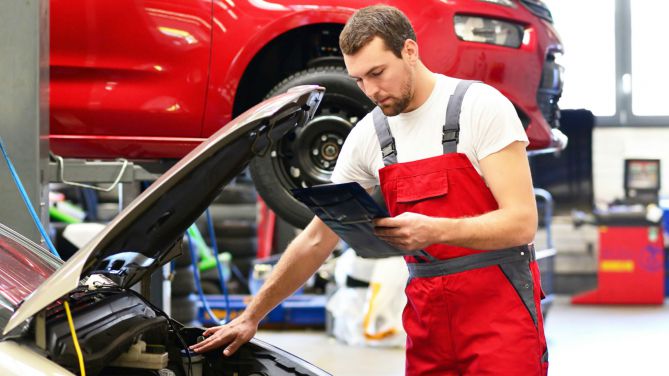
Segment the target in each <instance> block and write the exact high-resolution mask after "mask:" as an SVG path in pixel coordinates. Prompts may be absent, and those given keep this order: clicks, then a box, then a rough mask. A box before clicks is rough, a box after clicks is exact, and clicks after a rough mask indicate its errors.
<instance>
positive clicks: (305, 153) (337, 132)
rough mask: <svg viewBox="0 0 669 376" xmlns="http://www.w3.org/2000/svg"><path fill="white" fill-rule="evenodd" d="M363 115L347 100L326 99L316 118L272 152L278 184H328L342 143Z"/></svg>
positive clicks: (363, 111)
mask: <svg viewBox="0 0 669 376" xmlns="http://www.w3.org/2000/svg"><path fill="white" fill-rule="evenodd" d="M365 113H366V109H365V108H364V107H363V106H361V105H360V104H358V103H355V102H354V101H353V100H352V99H351V98H348V97H346V96H344V95H339V94H330V95H329V96H328V95H326V97H325V98H324V100H323V103H322V105H321V108H320V109H319V114H317V115H316V116H315V117H314V118H313V119H312V120H311V121H310V122H309V123H307V124H305V125H304V126H303V127H301V128H298V129H296V130H295V131H294V132H291V133H289V134H287V135H286V136H285V137H284V138H283V139H282V140H281V141H280V142H279V143H278V144H277V147H276V148H275V149H274V150H273V151H272V154H271V156H272V164H273V165H274V169H275V170H276V171H277V172H278V174H277V175H278V176H279V179H280V180H281V183H282V184H283V185H284V186H286V187H290V188H295V187H309V186H312V185H318V184H324V183H328V182H330V177H331V176H332V171H333V170H334V166H335V164H336V161H337V158H338V157H339V153H340V151H341V147H342V146H343V144H344V140H345V139H346V137H347V136H348V134H349V132H350V131H351V129H352V128H353V126H354V125H355V123H357V121H358V120H359V119H360V117H361V116H363V115H364V114H365Z"/></svg>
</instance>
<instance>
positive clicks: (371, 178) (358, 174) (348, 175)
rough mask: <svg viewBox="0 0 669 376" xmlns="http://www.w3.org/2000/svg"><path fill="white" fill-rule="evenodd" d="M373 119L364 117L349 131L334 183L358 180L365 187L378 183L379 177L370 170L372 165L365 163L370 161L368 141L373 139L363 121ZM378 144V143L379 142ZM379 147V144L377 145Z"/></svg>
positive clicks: (334, 176) (338, 160)
mask: <svg viewBox="0 0 669 376" xmlns="http://www.w3.org/2000/svg"><path fill="white" fill-rule="evenodd" d="M368 120H371V119H369V118H368V117H366V118H363V119H362V120H361V121H360V122H359V123H358V125H356V126H355V127H354V128H353V129H352V130H351V133H349V135H348V137H347V138H346V140H345V141H344V145H343V146H342V149H341V152H340V153H339V156H338V157H337V164H336V165H335V168H334V171H333V172H332V178H331V180H332V182H333V183H349V182H357V183H358V184H360V185H361V186H362V187H363V188H365V189H367V188H371V187H373V186H375V185H377V184H378V182H377V178H376V176H375V175H374V174H372V173H371V172H370V167H369V166H368V165H367V163H365V161H369V160H370V157H371V158H374V156H373V155H371V154H370V151H371V150H374V149H372V148H370V145H368V143H369V142H370V141H372V140H371V139H370V138H369V135H367V134H365V133H366V132H365V131H367V130H366V129H363V126H364V124H362V123H363V121H368ZM377 144H378V143H377ZM376 147H377V148H378V145H377V146H376Z"/></svg>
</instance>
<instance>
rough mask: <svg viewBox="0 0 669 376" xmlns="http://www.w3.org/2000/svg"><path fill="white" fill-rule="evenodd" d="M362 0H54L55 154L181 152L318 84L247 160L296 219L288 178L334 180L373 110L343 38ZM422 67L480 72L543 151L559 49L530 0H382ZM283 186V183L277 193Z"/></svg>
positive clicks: (553, 114) (271, 197)
mask: <svg viewBox="0 0 669 376" xmlns="http://www.w3.org/2000/svg"><path fill="white" fill-rule="evenodd" d="M375 3H377V1H376V0H375V1H371V0H369V1H368V0H337V1H335V0H272V1H266V0H213V1H204V0H144V1H139V0H117V1H95V0H51V8H50V10H51V61H50V62H51V77H50V80H51V113H50V121H51V129H50V147H51V150H52V151H53V152H54V153H55V154H57V155H61V156H65V157H78V158H117V157H125V158H131V159H176V158H181V157H182V156H184V155H185V154H186V153H187V152H188V151H189V150H191V149H192V148H193V147H195V146H196V145H198V144H199V143H200V142H201V141H203V140H204V139H205V138H207V137H208V136H210V135H211V134H213V133H214V132H215V131H216V130H217V129H219V128H220V127H222V126H223V125H225V124H227V123H228V122H229V121H230V120H231V119H232V118H233V117H235V116H237V115H239V114H240V113H242V112H243V111H244V110H246V109H248V108H249V107H251V106H252V105H254V104H256V103H258V102H260V101H261V100H262V99H263V98H265V97H267V96H268V95H273V94H276V93H279V92H282V91H285V90H286V89H288V88H290V87H292V86H295V85H299V84H319V85H321V86H324V87H326V89H327V92H326V95H325V97H324V99H323V103H321V105H320V107H319V112H318V113H317V114H316V117H315V118H314V119H312V120H311V122H309V123H308V124H307V125H305V126H304V127H301V128H299V129H297V130H296V131H294V132H292V133H290V134H289V135H287V136H286V137H285V138H284V139H282V140H281V141H280V142H278V143H276V144H274V145H272V146H271V150H269V151H268V152H267V153H266V154H265V155H264V156H263V157H260V158H255V160H254V161H253V162H252V166H251V167H252V174H253V177H254V181H255V183H256V187H257V188H258V191H259V192H260V194H261V195H262V196H263V197H264V198H265V200H266V201H267V203H268V204H269V206H270V207H272V208H273V209H274V210H275V211H277V213H278V214H279V215H281V216H282V217H284V218H285V219H287V220H289V221H290V222H292V223H295V224H304V223H306V220H307V218H310V217H311V214H310V212H308V211H307V209H306V208H304V207H302V206H301V205H299V204H298V203H297V201H295V199H294V198H293V197H292V196H291V195H290V193H289V189H290V188H293V187H299V186H305V185H313V184H319V183H324V182H328V181H329V177H330V174H331V171H332V169H333V167H334V164H335V162H336V159H337V156H338V153H339V148H340V146H341V144H342V142H343V139H344V138H345V137H346V135H347V134H348V131H349V130H350V128H351V127H353V126H354V125H355V123H356V122H357V120H358V119H360V118H362V117H363V116H364V115H365V114H366V113H367V112H368V111H370V110H371V109H372V107H373V105H372V103H371V102H370V101H369V100H368V99H367V98H366V97H365V96H364V95H363V94H362V92H360V90H359V89H358V88H357V86H356V84H355V82H354V81H353V80H352V79H350V78H349V77H348V75H347V74H346V70H345V67H344V63H343V59H342V57H341V53H340V51H339V47H338V36H339V32H340V31H341V29H342V27H343V25H344V23H345V22H346V20H347V19H348V17H349V16H350V15H351V14H352V13H353V12H354V11H355V10H356V9H358V8H360V7H363V6H367V5H372V4H375ZM385 3H388V4H390V5H393V6H396V7H398V8H400V9H401V10H402V11H403V12H405V13H406V15H407V16H408V17H409V19H410V20H411V22H412V23H413V25H414V26H415V29H416V33H417V37H418V40H419V43H420V46H421V58H422V60H423V61H424V62H425V64H426V65H427V66H428V68H430V69H431V70H433V71H435V72H439V73H444V74H446V75H450V76H455V77H460V78H467V79H477V80H481V81H484V82H486V83H488V84H490V85H492V86H494V87H496V88H497V89H498V90H500V91H501V92H502V93H503V94H504V95H506V96H507V97H508V98H509V99H510V100H511V101H512V102H513V103H514V105H515V107H516V109H517V111H518V114H519V115H520V118H521V120H522V121H523V123H524V125H525V126H526V130H527V134H528V136H529V138H530V141H531V145H530V148H533V149H538V148H547V147H551V146H552V143H553V142H554V141H553V139H552V134H551V128H552V127H555V126H557V120H558V117H559V115H558V108H557V100H558V98H559V97H560V93H561V88H562V81H561V77H560V74H561V68H560V67H559V66H558V65H557V64H556V63H555V55H556V54H559V53H561V51H562V45H561V42H560V39H559V37H558V35H557V33H556V32H555V30H554V28H553V25H552V21H551V15H550V11H549V10H548V9H547V8H546V7H545V5H544V4H543V3H542V2H541V1H539V0H485V1H482V0H451V1H447V2H445V1H441V0H422V1H420V2H416V1H411V0H388V1H385ZM277 187H282V188H283V189H277Z"/></svg>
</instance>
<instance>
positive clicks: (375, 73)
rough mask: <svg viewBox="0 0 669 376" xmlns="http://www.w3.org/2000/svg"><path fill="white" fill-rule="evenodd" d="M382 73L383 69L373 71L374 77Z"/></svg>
mask: <svg viewBox="0 0 669 376" xmlns="http://www.w3.org/2000/svg"><path fill="white" fill-rule="evenodd" d="M381 73H383V71H382V70H380V71H377V72H372V77H378V76H380V75H381Z"/></svg>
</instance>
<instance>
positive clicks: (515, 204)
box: [375, 142, 537, 250]
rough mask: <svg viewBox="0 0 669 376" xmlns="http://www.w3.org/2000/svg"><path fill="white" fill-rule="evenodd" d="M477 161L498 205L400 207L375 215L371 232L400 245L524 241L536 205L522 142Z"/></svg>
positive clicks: (487, 245) (488, 245) (532, 228)
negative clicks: (435, 212) (429, 210)
mask: <svg viewBox="0 0 669 376" xmlns="http://www.w3.org/2000/svg"><path fill="white" fill-rule="evenodd" d="M480 163H481V171H482V173H483V176H484V178H485V180H486V182H487V184H488V187H489V188H490V190H491V191H492V194H493V196H494V197H495V200H497V203H498V205H499V208H498V209H497V210H494V211H492V212H489V213H486V214H483V215H481V216H477V217H469V218H432V217H427V216H424V215H421V214H416V213H404V214H402V215H399V216H397V217H394V218H384V219H380V220H378V221H376V222H375V225H376V226H377V230H376V233H377V235H378V236H379V237H381V238H382V239H384V240H385V241H387V242H388V243H390V244H393V245H395V246H396V247H398V248H401V249H405V250H416V249H421V248H424V247H426V246H427V245H430V244H435V243H445V244H451V245H455V246H461V247H467V248H474V249H485V250H493V249H502V248H508V247H513V246H518V245H521V244H527V243H530V242H531V241H532V240H533V239H534V235H535V232H536V227H537V211H536V203H535V200H534V191H533V189H532V177H531V174H530V168H529V164H528V161H527V153H526V151H525V147H524V145H523V143H521V142H514V143H512V144H510V145H508V146H507V147H505V148H504V149H502V150H500V151H499V152H497V153H494V154H491V155H489V156H488V157H486V158H484V159H483V160H481V162H480Z"/></svg>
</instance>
